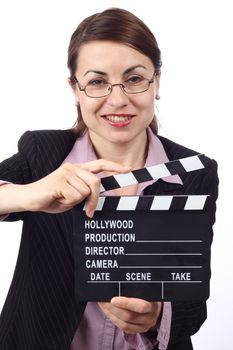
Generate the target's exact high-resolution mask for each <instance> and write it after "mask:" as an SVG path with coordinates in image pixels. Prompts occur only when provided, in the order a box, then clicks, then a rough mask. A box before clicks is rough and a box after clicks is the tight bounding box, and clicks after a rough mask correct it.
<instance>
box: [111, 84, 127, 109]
mask: <svg viewBox="0 0 233 350" xmlns="http://www.w3.org/2000/svg"><path fill="white" fill-rule="evenodd" d="M107 102H108V104H110V105H111V106H117V107H119V106H121V107H122V106H124V105H127V104H128V103H129V97H128V96H127V95H126V94H125V93H124V90H123V86H122V84H112V88H111V93H110V94H109V95H108V96H107Z"/></svg>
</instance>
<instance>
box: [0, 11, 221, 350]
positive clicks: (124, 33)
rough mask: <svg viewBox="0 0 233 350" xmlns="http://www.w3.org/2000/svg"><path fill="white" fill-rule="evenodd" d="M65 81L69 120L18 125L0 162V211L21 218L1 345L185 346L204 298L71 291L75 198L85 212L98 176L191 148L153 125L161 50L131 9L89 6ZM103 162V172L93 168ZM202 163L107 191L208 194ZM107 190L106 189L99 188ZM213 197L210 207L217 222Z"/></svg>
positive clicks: (209, 180)
mask: <svg viewBox="0 0 233 350" xmlns="http://www.w3.org/2000/svg"><path fill="white" fill-rule="evenodd" d="M68 67H69V70H70V78H69V84H70V86H71V88H72V91H73V94H74V97H75V100H76V103H77V111H78V122H77V126H76V127H75V128H74V129H71V130H64V131H62V130H47V131H46V130H44V131H34V132H26V133H25V134H24V135H23V136H22V137H21V139H20V141H19V151H18V153H17V154H16V155H14V156H12V157H11V158H9V159H7V160H5V161H3V162H2V163H1V164H0V179H1V184H2V185H1V186H0V214H1V215H2V219H4V220H9V221H12V220H23V221H24V225H23V232H22V239H21V245H20V250H19V256H18V260H17V265H16V269H15V273H14V277H13V281H12V284H11V287H10V290H9V293H8V296H7V300H6V302H5V305H4V308H3V311H2V314H1V318H0V348H1V350H9V349H14V350H17V349H23V350H29V349H30V350H32V349H33V350H37V349H38V350H39V349H40V350H42V349H43V350H46V349H48V350H51V349H61V350H65V349H67V350H68V349H71V350H75V349H87V350H90V349H99V350H100V349H101V350H105V349H106V350H108V349H121V350H126V349H128V350H129V349H169V350H176V349H177V350H182V349H184V350H189V349H192V344H191V338H190V336H191V335H192V334H194V333H195V332H196V331H197V330H198V329H199V328H200V326H201V325H202V323H203V322H204V320H205V318H206V305H205V302H204V301H203V302H174V303H169V302H164V303H161V302H156V301H154V302H148V301H146V300H142V299H134V298H125V297H115V298H113V299H112V300H111V301H110V302H109V303H106V302H104V303H103V302H99V303H88V304H87V305H86V304H85V303H81V302H79V301H77V300H75V296H74V277H73V275H74V273H73V271H74V262H73V243H72V213H71V212H72V211H71V210H70V209H72V208H73V207H74V206H75V205H76V204H78V203H81V202H82V201H84V200H86V214H87V216H89V217H90V218H91V217H92V216H93V215H94V210H95V207H96V204H97V200H98V197H99V189H100V178H99V176H106V175H110V174H114V173H127V172H129V171H130V170H134V169H137V168H142V167H144V166H149V165H153V164H158V163H164V162H166V161H168V160H173V159H178V158H182V157H187V156H190V155H193V154H196V152H194V151H191V150H189V149H187V148H185V147H183V146H180V145H178V144H175V143H173V142H172V141H170V140H167V139H165V138H162V137H160V136H158V135H157V123H156V119H155V116H154V106H155V104H154V102H155V100H156V99H158V98H159V81H160V69H161V57H160V50H159V48H158V45H157V42H156V40H155V38H154V36H153V34H152V33H151V31H150V30H149V29H148V28H147V27H146V25H145V24H144V23H143V22H142V21H141V20H140V19H138V18H137V17H135V16H134V15H133V14H131V13H130V12H127V11H125V10H121V9H116V8H112V9H108V10H106V11H103V12H102V13H98V14H95V15H93V16H90V17H88V18H86V19H85V20H84V21H83V22H81V24H80V25H79V26H78V28H77V29H76V30H75V32H74V33H73V35H72V37H71V41H70V45H69V50H68ZM100 173H101V174H100ZM217 183H218V180H217V173H216V162H215V161H214V160H210V162H209V166H208V168H207V169H205V170H202V171H196V172H191V173H188V174H183V175H182V176H181V175H180V176H171V177H169V178H165V179H160V180H158V181H153V183H150V186H149V185H148V184H147V183H145V184H143V185H140V186H138V185H133V186H129V187H125V188H122V189H117V190H114V191H112V192H111V194H114V195H123V194H124V195H132V194H142V193H144V194H168V193H169V194H203V193H206V194H211V195H212V196H213V197H214V199H215V200H216V198H217ZM106 195H108V193H106ZM214 214H215V207H213V208H212V221H213V223H214Z"/></svg>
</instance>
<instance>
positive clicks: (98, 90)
mask: <svg viewBox="0 0 233 350" xmlns="http://www.w3.org/2000/svg"><path fill="white" fill-rule="evenodd" d="M85 92H86V94H87V96H89V97H103V96H107V95H108V94H110V92H111V84H99V85H87V86H86V88H85Z"/></svg>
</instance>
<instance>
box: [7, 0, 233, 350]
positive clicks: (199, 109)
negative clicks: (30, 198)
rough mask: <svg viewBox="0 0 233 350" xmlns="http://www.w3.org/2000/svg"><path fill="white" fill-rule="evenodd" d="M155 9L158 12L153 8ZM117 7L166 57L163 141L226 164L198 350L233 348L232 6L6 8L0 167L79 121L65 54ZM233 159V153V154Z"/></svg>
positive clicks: (16, 228) (10, 231)
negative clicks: (141, 24) (74, 37)
mask: <svg viewBox="0 0 233 350" xmlns="http://www.w3.org/2000/svg"><path fill="white" fill-rule="evenodd" d="M152 3H153V8H152ZM110 6H117V7H122V8H125V9H128V10H130V11H132V12H134V13H135V14H136V15H138V16H139V17H140V18H141V19H142V20H144V21H145V23H146V24H147V25H148V26H149V27H150V28H151V29H152V31H153V32H154V34H155V36H156V38H157V40H158V43H159V46H160V48H161V50H162V58H163V70H162V83H161V91H160V94H161V100H160V102H159V106H158V107H159V111H160V113H159V120H160V123H161V124H162V127H163V129H162V130H161V133H163V134H165V136H167V137H169V138H171V139H173V140H174V141H176V142H178V143H181V144H183V145H185V146H187V147H189V148H192V149H195V150H197V151H199V152H203V153H205V154H207V155H208V156H209V157H212V158H215V159H216V160H217V161H218V163H219V177H220V181H221V182H220V195H219V200H218V212H217V223H216V225H215V238H214V243H213V245H212V279H211V297H210V299H209V300H208V320H207V321H206V322H205V324H204V325H203V327H202V328H201V330H200V331H199V332H198V334H197V335H195V336H194V337H193V341H194V345H195V349H197V350H208V349H211V350H219V349H222V350H230V349H232V346H233V331H232V330H233V316H232V314H233V303H232V295H233V282H232V266H233V265H232V258H231V256H232V252H233V244H232V243H233V239H232V235H233V229H232V198H231V197H232V185H231V178H232V174H231V172H232V170H233V169H232V163H231V158H230V150H232V146H233V143H232V129H231V128H232V124H231V119H232V115H233V114H232V113H233V108H232V100H233V99H232V94H233V68H232V65H233V50H232V32H233V24H232V10H231V1H230V0H229V1H227V0H219V1H214V0H212V1H208V0H195V1H194V0H193V1H187V0H175V1H173V0H153V1H151V0H150V1H147V0H144V1H141V0H140V1H137V0H134V1H130V0H123V1H107V0H106V1H104V0H99V1H89V0H86V1H84V2H83V1H82V2H80V1H78V0H76V1H74V0H60V1H58V0H56V1H55V0H50V1H45V0H41V1H32V0H30V1H29V0H21V1H17V0H11V1H10V0H9V1H7V2H4V5H3V1H1V3H0V99H1V100H0V159H4V158H6V157H8V156H10V155H12V154H13V153H14V152H16V150H17V140H18V138H19V137H20V135H21V134H22V133H23V132H24V131H25V130H28V129H31V130H32V129H46V128H52V129H53V128H69V127H71V126H72V125H73V123H74V122H75V118H76V112H75V107H74V100H73V96H72V94H71V92H70V90H69V87H68V84H67V81H66V79H67V76H68V71H67V68H66V58H67V57H66V56H67V54H66V53H67V46H68V42H69V39H70V36H71V34H72V32H73V31H74V30H75V28H76V27H77V25H78V23H79V22H80V21H81V20H82V19H83V18H84V17H86V16H88V15H90V14H93V13H95V12H98V11H102V10H104V9H105V8H107V7H110ZM231 155H232V153H231ZM20 231H21V224H20V223H1V225H0V309H1V308H2V305H3V303H4V300H5V297H6V294H7V290H8V288H9V285H10V281H11V278H12V274H13V271H14V266H15V261H16V257H17V252H18V245H19V240H20Z"/></svg>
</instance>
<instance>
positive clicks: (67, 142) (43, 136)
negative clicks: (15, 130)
mask: <svg viewBox="0 0 233 350" xmlns="http://www.w3.org/2000/svg"><path fill="white" fill-rule="evenodd" d="M75 140H76V134H75V132H74V130H73V129H68V130H34V131H26V132H25V133H24V134H23V135H22V136H21V138H20V140H19V146H21V147H23V148H27V146H28V144H30V145H33V144H37V145H39V146H40V147H41V148H42V149H43V148H45V147H47V146H54V147H55V149H56V148H60V146H65V149H67V148H69V147H71V146H73V144H74V142H75Z"/></svg>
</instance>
